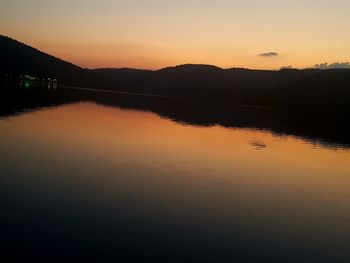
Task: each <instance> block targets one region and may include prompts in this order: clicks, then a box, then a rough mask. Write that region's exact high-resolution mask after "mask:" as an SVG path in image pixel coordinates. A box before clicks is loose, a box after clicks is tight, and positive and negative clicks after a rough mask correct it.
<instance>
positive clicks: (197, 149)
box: [0, 102, 350, 262]
mask: <svg viewBox="0 0 350 263" xmlns="http://www.w3.org/2000/svg"><path fill="white" fill-rule="evenodd" d="M0 138H1V140H0V157H1V158H0V174H1V177H0V194H1V201H0V205H1V214H0V220H1V229H0V232H1V241H2V243H3V245H2V250H3V251H4V252H5V253H3V254H4V255H6V256H9V257H12V258H18V257H23V258H26V259H28V258H30V259H31V258H37V259H45V260H49V262H54V261H60V262H64V261H67V260H72V261H74V260H75V261H79V260H84V261H85V262H87V261H89V260H91V261H98V260H101V261H108V260H111V261H112V262H118V260H120V262H127V261H132V260H138V262H156V261H158V262H170V261H175V262H185V261H189V262H204V261H208V262H350V151H349V150H347V149H345V148H342V149H336V148H324V147H323V146H322V145H318V144H315V143H309V142H308V141H306V140H305V139H300V138H297V137H293V136H276V135H273V134H271V133H270V132H268V131H261V130H252V129H243V128H242V129H238V128H237V129H234V128H224V127H220V126H214V127H197V126H191V125H181V124H179V123H176V122H173V121H171V120H169V119H165V118H161V117H159V116H158V115H156V114H154V113H150V112H142V111H132V110H122V109H119V108H115V107H107V106H101V105H98V104H94V103H88V102H85V103H74V104H70V105H64V106H59V107H55V108H46V109H41V110H38V111H35V112H31V113H27V114H22V115H19V116H14V117H7V118H2V119H1V120H0ZM63 260H64V261H63Z"/></svg>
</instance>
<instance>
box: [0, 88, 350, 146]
mask: <svg viewBox="0 0 350 263" xmlns="http://www.w3.org/2000/svg"><path fill="white" fill-rule="evenodd" d="M2 93H3V95H4V96H2V97H1V106H0V117H1V116H3V117H6V116H11V115H13V114H21V112H27V111H30V110H35V109H37V108H41V107H52V106H55V105H62V104H67V103H73V102H78V101H92V102H95V103H98V104H101V105H108V106H113V107H118V108H124V109H133V110H140V111H151V112H154V113H157V114H158V115H159V116H162V117H165V118H167V119H171V120H173V121H176V122H178V123H181V124H183V125H195V126H205V127H210V126H215V125H219V126H222V127H229V128H231V127H234V128H252V129H259V130H268V131H271V132H273V133H274V134H275V136H281V137H283V136H285V135H293V136H297V137H299V138H301V139H302V140H304V141H305V142H307V143H310V144H313V145H316V146H317V145H322V146H324V147H331V148H333V149H337V148H348V147H349V146H350V130H349V125H347V122H346V121H345V120H342V121H341V120H333V121H332V120H324V122H319V121H315V122H312V121H310V120H309V119H307V120H306V119H303V116H295V115H292V116H288V115H285V114H281V113H278V112H274V111H273V110H271V109H266V108H256V107H251V108H250V107H235V106H233V105H227V104H207V103H202V102H200V101H186V100H180V99H176V98H171V97H159V96H139V95H135V94H126V93H118V92H100V91H97V90H84V89H71V88H56V89H47V88H44V89H42V88H41V89H30V90H25V89H24V90H23V89H22V90H12V89H3V92H2ZM253 144H254V142H253ZM253 146H254V145H253ZM254 147H258V145H256V144H255V146H254ZM259 148H263V147H262V145H260V147H259Z"/></svg>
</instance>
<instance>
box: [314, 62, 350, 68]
mask: <svg viewBox="0 0 350 263" xmlns="http://www.w3.org/2000/svg"><path fill="white" fill-rule="evenodd" d="M314 68H318V69H334V68H348V69H350V62H344V63H341V62H335V63H332V64H328V63H321V64H316V65H315V66H314Z"/></svg>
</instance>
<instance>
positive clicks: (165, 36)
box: [0, 0, 350, 69]
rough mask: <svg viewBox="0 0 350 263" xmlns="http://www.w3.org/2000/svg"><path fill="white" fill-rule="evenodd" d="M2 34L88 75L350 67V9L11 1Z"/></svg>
mask: <svg viewBox="0 0 350 263" xmlns="http://www.w3.org/2000/svg"><path fill="white" fill-rule="evenodd" d="M0 5H1V9H0V33H1V34H2V35H6V36H9V37H11V38H14V39H16V40H18V41H21V42H23V43H26V44H28V45H30V46H33V47H35V48H37V49H40V50H42V51H43V52H47V53H49V54H51V55H54V56H56V57H59V58H61V59H64V60H66V61H69V62H72V63H74V64H77V65H79V66H81V67H85V68H101V67H112V68H122V67H130V68H142V69H159V68H163V67H167V66H174V65H179V64H186V63H193V64H212V65H216V66H219V67H222V68H230V67H244V68H255V69H278V68H280V67H283V66H292V67H295V68H307V67H311V66H313V65H315V64H320V63H335V62H340V63H345V62H348V61H350V47H349V45H348V43H349V42H350V35H349V34H348V26H349V25H350V17H349V16H348V13H349V11H350V2H349V1H345V0H335V1H333V2H329V1H324V0H318V1H316V0H310V1H308V2H307V3H296V1H291V0H286V1H283V3H282V2H281V1H278V0H266V1H258V0H248V1H238V0H232V1H229V0H217V1H213V0H207V1H204V0H202V1H199V0H187V1H174V0H163V1H161V0H148V1H146V0H135V1H126V0H115V1H112V0H101V1H98V2H97V1H93V0H76V1H74V2H72V1H68V0H61V1H44V0H27V1H21V0H11V1H10V0H5V1H2V3H1V4H0Z"/></svg>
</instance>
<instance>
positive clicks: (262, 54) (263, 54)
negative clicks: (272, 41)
mask: <svg viewBox="0 0 350 263" xmlns="http://www.w3.org/2000/svg"><path fill="white" fill-rule="evenodd" d="M258 56H260V57H265V58H272V57H277V56H278V53H277V52H265V53H260V54H258Z"/></svg>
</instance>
